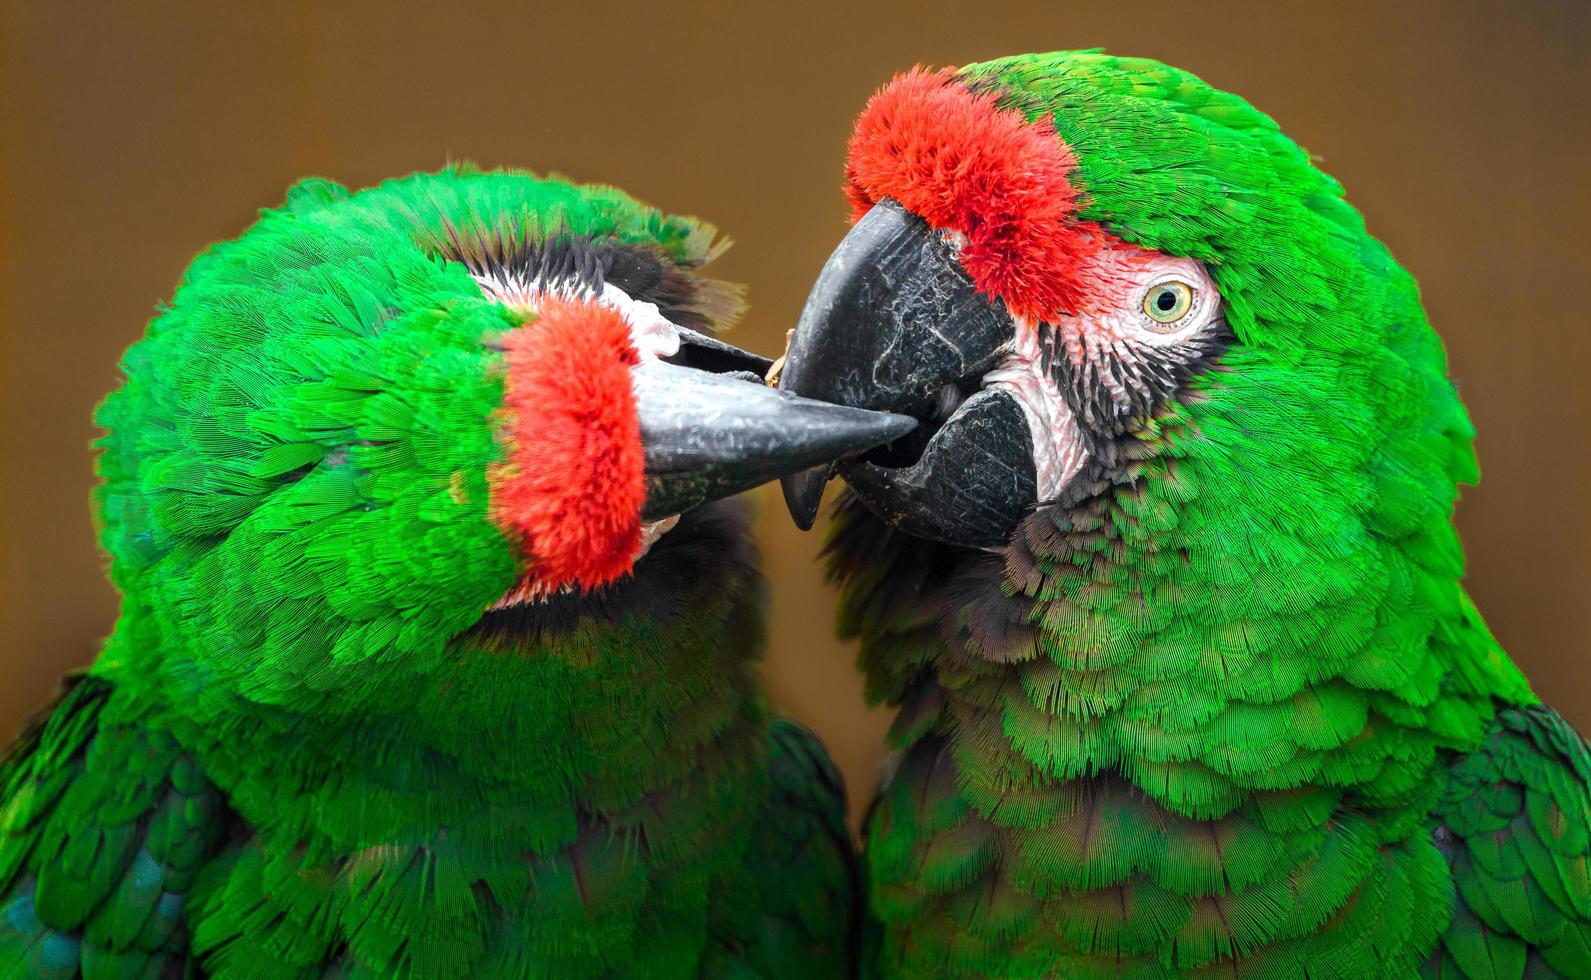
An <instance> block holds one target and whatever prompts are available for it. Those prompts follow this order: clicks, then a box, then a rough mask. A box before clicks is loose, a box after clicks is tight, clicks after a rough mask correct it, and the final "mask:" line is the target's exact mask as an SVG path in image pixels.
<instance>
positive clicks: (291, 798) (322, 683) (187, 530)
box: [0, 168, 913, 978]
mask: <svg viewBox="0 0 1591 980" xmlns="http://www.w3.org/2000/svg"><path fill="white" fill-rule="evenodd" d="M714 237H715V232H714V231H713V229H712V228H711V227H710V226H708V225H705V224H702V223H700V222H698V221H696V220H694V219H689V218H679V217H672V216H669V215H666V214H663V213H661V212H659V211H657V210H654V209H652V208H650V207H647V206H644V205H642V204H640V203H638V202H636V201H634V200H632V199H631V198H629V197H628V196H626V195H624V194H623V193H621V192H619V191H617V190H614V189H612V188H607V187H600V186H578V185H573V184H570V183H566V182H564V181H562V180H555V179H539V178H536V177H534V176H531V175H529V174H525V173H514V172H480V171H477V170H473V169H468V168H458V169H450V170H446V171H444V172H441V173H437V174H418V175H414V176H411V177H407V178H403V179H398V180H393V181H390V182H388V183H385V184H383V185H381V186H379V187H376V188H373V189H368V190H364V191H360V192H358V193H352V194H350V193H349V192H347V191H346V190H344V189H343V188H342V187H339V186H337V185H336V184H333V183H330V182H327V181H323V180H308V181H304V182H302V183H300V184H298V185H297V186H295V187H294V188H293V189H292V190H291V191H289V193H288V197H287V201H286V204H285V205H284V206H283V207H281V208H280V209H277V210H271V211H266V212H264V213H263V214H262V215H261V217H260V219H259V221H258V222H257V223H256V224H255V225H253V226H252V227H251V228H250V229H249V230H248V231H247V232H245V233H244V234H243V235H242V236H241V237H239V238H238V239H236V240H235V241H231V242H227V243H225V244H220V245H216V246H214V247H212V248H210V249H208V250H207V251H205V252H204V253H202V254H201V255H200V256H199V257H198V258H196V259H195V260H194V262H193V264H192V265H191V266H190V268H189V269H188V271H187V274H186V276H185V279H184V281H183V283H182V285H181V286H180V288H179V289H178V291H177V293H176V296H175V298H174V299H173V301H172V303H171V305H170V306H169V308H166V309H164V310H163V311H162V312H161V313H160V314H159V315H158V316H157V317H156V318H155V319H154V320H153V322H152V323H151V324H150V326H149V330H148V333H147V335H146V337H145V338H144V339H143V340H141V341H140V342H138V343H137V344H135V345H134V346H133V347H132V348H131V349H130V350H129V351H128V352H127V354H126V357H125V360H124V363H123V368H124V370H125V373H126V380H125V383H124V384H123V385H122V387H121V388H120V389H119V390H118V391H116V392H115V393H113V394H112V395H111V396H110V397H109V398H108V399H107V400H106V401H105V403H104V404H103V406H102V407H101V408H100V410H99V414H98V421H99V422H100V423H101V424H102V425H103V426H104V427H105V429H106V430H107V432H108V434H107V435H105V436H104V438H103V439H102V440H101V441H100V443H99V447H100V450H101V452H100V456H99V473H100V475H101V477H102V478H103V483H102V486H100V488H99V490H98V491H97V494H96V502H97V505H98V511H99V518H100V523H101V526H102V533H101V540H102V543H103V545H104V547H105V549H106V551H107V552H108V553H109V555H110V560H111V576H112V578H113V580H114V581H115V583H116V585H117V586H118V588H119V589H120V590H121V592H122V594H123V605H122V611H121V616H120V618H119V619H118V621H117V623H116V627H115V630H114V632H113V634H112V635H111V637H110V638H109V640H108V641H107V642H106V644H105V646H104V650H103V652H102V653H101V655H100V656H99V658H98V659H97V661H96V662H95V663H94V665H93V666H92V667H91V668H89V669H88V670H87V671H86V672H84V673H82V674H80V675H77V676H75V677H72V678H70V679H69V680H68V681H67V683H66V684H65V686H64V689H63V692H62V694H61V696H60V699H59V701H58V702H57V703H56V704H55V705H54V706H53V707H52V708H51V709H50V710H49V711H48V712H47V713H46V714H44V715H42V716H41V717H40V718H39V719H38V720H37V721H36V722H35V723H34V724H33V725H32V726H31V727H30V728H29V729H28V730H27V731H26V732H25V733H24V734H23V736H22V737H21V739H20V740H19V741H18V742H17V743H16V744H14V745H12V746H11V748H10V749H9V751H8V752H7V753H6V755H5V756H4V757H3V762H0V794H3V796H0V976H3V977H23V976H27V977H70V976H78V975H82V976H87V977H110V976H115V977H124V976H183V975H201V974H202V975H210V974H213V975H216V976H229V977H295V976H302V977H322V976H345V975H346V976H354V975H359V976H395V977H415V978H432V977H464V976H469V977H594V976H637V977H696V976H735V977H753V976H761V977H798V976H799V977H824V978H827V977H833V976H840V975H844V974H845V972H846V970H847V964H848V963H849V962H850V961H851V960H852V959H853V958H854V955H855V954H854V952H853V951H852V944H853V929H852V920H853V912H855V911H856V910H857V908H859V906H858V905H857V903H858V902H859V901H860V891H859V889H858V880H857V878H856V877H855V872H854V871H853V868H852V864H851V857H850V853H849V851H850V843H849V837H848V835H847V832H846V829H845V827H844V823H843V809H842V800H841V795H842V794H841V788H840V784H839V781H838V779H837V778H836V776H835V774H834V770H833V769H832V767H831V766H830V764H829V762H828V760H827V758H826V757H825V755H824V753H823V750H822V749H821V748H820V747H819V746H818V745H817V744H816V743H815V741H814V740H813V738H812V737H811V736H810V735H809V734H808V733H807V732H805V731H804V730H803V729H801V728H799V727H797V726H795V725H793V724H790V723H788V722H780V721H771V720H770V716H769V711H768V707H767V705H766V701H765V698H764V695H763V692H762V690H761V687H760V684H759V682H758V679H757V675H756V672H755V665H754V660H755V658H756V656H757V654H758V652H759V648H760V646H761V644H762V642H763V625H762V612H761V604H762V594H763V591H764V584H763V581H762V579H761V577H760V575H759V573H758V571H757V568H756V556H755V552H754V548H753V547H752V544H751V542H750V538H749V535H748V530H747V525H746V519H745V515H744V514H743V513H742V512H741V510H740V508H738V507H737V506H735V505H734V504H733V503H732V502H729V501H721V500H719V498H723V497H726V496H727V495H729V494H731V493H734V492H736V491H739V490H741V489H744V488H746V487H748V486H751V485H754V484H757V483H760V482H764V481H766V480H768V479H771V478H773V477H775V476H778V475H780V474H781V473H785V472H789V471H791V470H792V469H793V468H799V467H805V466H810V465H812V464H814V463H816V462H819V461H821V460H825V459H831V458H836V457H838V456H840V455H842V454H843V453H846V452H851V451H855V450H858V449H860V448H861V447H863V446H864V445H866V446H872V445H877V444H879V443H880V442H883V441H886V440H888V439H891V438H894V437H896V436H898V435H899V434H900V432H901V431H902V429H903V428H909V427H910V426H911V425H912V424H913V423H912V422H911V421H910V420H909V419H904V418H900V417H891V416H883V415H876V414H875V413H869V412H860V411H857V410H855V409H847V408H841V407H837V406H830V405H824V404H819V403H813V402H809V401H806V400H804V399H800V398H798V397H796V396H793V395H788V394H785V393H780V392H776V391H774V390H773V389H771V388H768V387H766V386H765V385H763V384H762V383H761V379H760V375H761V374H762V371H763V369H764V368H766V367H767V364H768V362H767V361H765V360H763V359H761V358H756V357H753V356H751V355H747V354H745V353H743V352H740V351H738V350H737V349H736V348H733V347H731V346H729V345H726V344H723V343H722V342H719V341H716V340H713V339H712V338H711V336H710V335H709V333H708V331H710V329H711V328H712V327H714V326H719V325H722V324H724V323H726V322H728V321H729V320H730V319H732V318H733V316H734V315H736V314H737V313H738V310H739V306H740V302H739V293H738V289H737V288H736V287H732V286H729V285H728V284H725V283H721V282H716V281H714V280H711V279H708V278H705V277H703V276H701V275H699V274H698V272H697V269H698V267H699V266H701V265H702V264H704V263H705V262H707V261H708V260H709V259H711V258H712V257H714V256H715V255H716V254H717V253H718V252H719V251H720V250H721V244H718V243H715V241H714ZM748 371H749V374H748V373H747V372H748ZM741 375H744V377H743V376H741ZM748 382H751V383H748ZM715 501H716V502H715Z"/></svg>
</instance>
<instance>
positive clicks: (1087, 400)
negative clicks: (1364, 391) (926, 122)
mask: <svg viewBox="0 0 1591 980" xmlns="http://www.w3.org/2000/svg"><path fill="white" fill-rule="evenodd" d="M1092 234H1095V235H1097V249H1095V250H1094V251H1093V254H1092V256H1091V268H1092V275H1091V291H1090V294H1089V302H1088V303H1087V305H1086V306H1084V307H1083V308H1081V309H1079V310H1078V311H1077V312H1075V313H1069V314H1058V315H1054V316H1051V317H1050V318H1048V320H1046V321H1044V322H1038V323H1034V322H1031V321H1028V320H1024V319H1022V318H1020V317H1017V316H1014V315H1013V314H1012V313H1011V312H1010V311H1009V310H1008V309H1007V308H1006V306H1005V303H1004V302H1003V301H1002V300H1000V299H998V298H996V299H993V300H991V299H990V298H988V297H987V296H986V295H985V294H983V293H982V292H980V290H979V289H978V287H977V284H976V283H975V281H974V280H973V278H972V277H971V275H969V274H968V272H967V271H966V269H965V268H964V267H963V266H962V264H961V261H960V256H959V252H960V249H961V245H962V243H961V241H960V239H959V238H958V236H956V235H955V234H953V233H947V232H944V231H936V230H935V229H933V228H932V227H930V226H929V224H928V223H927V222H926V221H925V220H924V219H922V218H921V217H919V216H917V215H914V214H912V213H910V212H908V211H907V210H906V209H905V208H904V207H902V206H901V205H900V204H899V203H898V202H896V201H894V200H893V199H890V198H884V199H883V200H881V201H879V202H878V203H877V204H875V205H873V206H872V207H871V208H870V209H869V210H868V211H867V212H866V213H865V214H864V215H863V217H862V218H861V219H860V220H859V221H858V222H857V223H856V225H855V227H854V228H853V229H852V230H851V232H850V234H849V235H848V236H847V237H846V239H845V241H844V242H842V243H841V245H840V247H839V249H837V250H836V252H835V253H834V255H833V256H832V257H831V258H830V260H829V262H828V264H827V265H826V266H825V267H824V270H823V272H822V274H821V275H820V277H819V279H818V282H817V283H816V285H814V287H813V290H812V295H811V297H810V298H809V300H808V305H807V308H806V311H805V312H804V314H803V318H802V324H801V326H800V327H799V328H798V329H797V331H796V335H795V338H794V339H793V343H792V347H791V355H790V357H789V358H788V359H787V361H786V366H785V369H784V372H783V374H782V384H784V385H786V386H788V387H789V388H790V390H793V391H799V392H804V393H806V394H809V395H811V396H813V397H818V398H824V399H830V400H833V401H837V402H840V403H842V404H848V405H857V406H863V407H867V408H872V409H879V410H890V411H897V412H906V413H909V414H911V415H912V416H914V417H915V418H917V419H919V420H920V421H921V423H922V425H921V426H920V427H919V429H918V430H917V431H916V432H914V433H912V434H911V435H910V436H908V437H907V438H906V439H905V440H902V441H901V442H899V443H896V444H893V445H891V446H889V447H886V448H884V449H882V450H876V451H875V452H874V453H872V454H869V455H868V456H866V457H863V458H861V459H858V460H855V461H850V462H847V463H844V464H841V466H840V472H841V473H843V474H844V476H845V479H846V481H847V482H848V483H849V484H850V485H851V487H852V489H853V490H854V491H855V492H856V494H857V496H858V497H860V498H861V499H862V500H863V501H864V502H865V503H866V504H867V505H868V506H869V507H870V508H872V509H873V510H874V511H875V512H877V513H878V514H880V515H881V516H883V517H885V518H886V519H887V520H889V521H890V522H891V523H893V524H895V525H897V526H898V527H900V528H901V529H903V530H905V531H908V532H910V533H912V534H916V535H918V536H920V537H926V538H931V539H935V540H941V541H947V542H951V543H956V544H967V545H975V546H988V547H997V546H999V545H1002V544H1004V543H1005V542H1006V540H1007V539H1008V538H1009V537H1010V534H1011V532H1012V531H1013V530H1014V529H1015V527H1016V525H1017V523H1018V522H1019V521H1020V520H1021V519H1022V517H1023V515H1025V514H1026V513H1027V512H1028V511H1029V510H1031V509H1032V508H1033V507H1034V506H1035V505H1037V504H1042V503H1046V502H1051V501H1059V500H1062V499H1063V498H1064V497H1065V496H1066V494H1067V491H1068V489H1069V488H1071V487H1073V486H1074V485H1075V483H1076V481H1077V480H1078V478H1079V476H1080V474H1082V473H1083V471H1084V470H1085V468H1086V467H1088V466H1089V464H1090V463H1093V464H1095V465H1097V466H1112V465H1114V464H1115V463H1116V462H1117V460H1118V459H1119V457H1120V456H1121V455H1122V454H1123V453H1126V452H1130V451H1131V442H1132V437H1133V434H1134V433H1135V432H1137V431H1138V429H1139V428H1140V426H1141V424H1142V421H1143V420H1144V419H1146V418H1148V417H1150V416H1151V415H1152V414H1153V412H1154V411H1155V410H1156V409H1157V408H1159V407H1160V406H1161V405H1163V404H1164V403H1165V402H1167V401H1168V400H1169V399H1171V398H1173V397H1175V396H1176V394H1177V393H1178V392H1179V390H1180V389H1181V388H1182V386H1183V385H1184V384H1185V383H1186V381H1187V379H1188V378H1189V377H1190V376H1191V375H1192V374H1193V373H1194V372H1195V371H1197V370H1199V369H1201V368H1203V367H1206V366H1208V365H1209V364H1210V363H1211V362H1212V360H1213V358H1214V357H1215V356H1216V355H1217V354H1218V353H1219V352H1220V351H1221V350H1222V349H1223V348H1224V347H1225V345H1226V343H1227V341H1228V339H1229V334H1228V332H1227V329H1226V324H1225V320H1224V318H1223V316H1222V303H1221V295H1220V291H1219V289H1218V288H1217V287H1216V285H1215V283H1214V281H1213V280H1212V279H1211V278H1210V276H1209V275H1208V273H1207V272H1206V271H1205V269H1204V266H1203V264H1202V263H1200V262H1197V261H1195V260H1192V259H1187V258H1178V257H1173V256H1167V255H1162V254H1160V253H1158V252H1154V251H1151V250H1148V249H1143V248H1139V247H1136V246H1133V245H1130V244H1128V243H1126V242H1123V241H1121V240H1119V239H1115V238H1113V237H1111V236H1109V235H1106V234H1104V233H1103V232H1094V233H1092ZM827 475H828V474H827V471H820V472H818V473H815V474H811V475H802V476H799V477H793V478H789V479H788V480H787V484H786V485H787V487H788V488H790V489H789V492H790V493H791V494H792V495H794V496H795V497H797V498H801V499H799V504H800V506H799V507H798V506H797V501H795V500H793V501H792V507H793V509H796V510H797V520H798V521H801V520H803V518H804V519H805V521H806V522H807V523H810V513H808V512H806V511H809V509H810V505H811V503H813V502H815V499H811V500H810V501H809V500H808V499H806V498H810V497H811V496H812V495H813V494H814V493H815V492H821V486H822V482H823V481H824V480H826V479H827ZM803 495H806V498H803Z"/></svg>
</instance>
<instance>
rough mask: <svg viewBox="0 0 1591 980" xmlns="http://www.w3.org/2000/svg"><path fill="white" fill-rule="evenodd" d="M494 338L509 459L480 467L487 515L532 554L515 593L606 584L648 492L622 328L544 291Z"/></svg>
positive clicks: (620, 321) (626, 567)
mask: <svg viewBox="0 0 1591 980" xmlns="http://www.w3.org/2000/svg"><path fill="white" fill-rule="evenodd" d="M503 345H504V362H505V367H506V376H505V378H504V382H503V415H504V420H505V423H506V425H505V427H504V434H503V439H504V442H505V444H506V446H507V450H508V458H507V460H506V461H505V462H503V463H501V464H499V465H497V466H496V467H494V469H493V470H492V472H491V473H490V474H489V479H490V482H491V491H492V501H491V515H492V519H493V521H494V522H496V524H497V525H498V526H499V527H501V528H502V529H503V530H504V531H505V532H506V533H507V534H508V535H509V536H510V537H512V538H513V539H514V540H515V541H517V542H518V543H519V544H520V546H521V547H522V548H524V550H525V552H526V553H527V554H528V555H529V556H530V558H531V566H530V572H529V573H528V575H527V580H526V581H525V582H521V583H520V585H519V586H518V587H517V588H518V589H521V590H534V589H536V588H538V587H539V588H542V589H556V588H559V587H562V586H568V585H576V584H578V585H579V587H581V588H582V589H592V588H596V587H597V586H600V585H605V584H607V583H609V582H612V581H613V580H615V579H617V578H620V577H621V576H623V575H625V574H627V573H628V572H629V571H630V568H631V566H632V565H633V563H634V560H635V554H636V551H637V550H638V548H639V547H640V543H641V505H642V503H643V502H644V500H645V498H646V483H645V477H644V474H643V462H644V459H643V456H642V450H641V422H640V418H639V417H638V416H637V414H636V408H635V393H634V390H633V388H632V387H631V381H630V368H631V366H633V365H634V364H635V363H636V362H637V360H638V356H637V354H636V352H635V348H634V347H633V346H632V345H631V343H630V328H629V325H628V324H627V323H626V322H625V320H624V318H623V317H622V316H620V315H619V313H618V312H617V311H615V310H612V309H610V308H608V307H605V306H602V305H600V304H597V303H595V302H591V301H583V302H577V301H571V300H559V299H553V298H548V299H546V300H545V301H544V302H543V303H542V305H541V309H540V313H539V315H538V316H537V317H536V319H535V320H534V321H533V322H530V323H527V324H526V325H525V326H522V327H519V328H517V329H515V330H513V331H510V332H509V333H508V335H507V336H506V337H504V338H503Z"/></svg>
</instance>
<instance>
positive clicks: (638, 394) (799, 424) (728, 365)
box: [633, 331, 917, 521]
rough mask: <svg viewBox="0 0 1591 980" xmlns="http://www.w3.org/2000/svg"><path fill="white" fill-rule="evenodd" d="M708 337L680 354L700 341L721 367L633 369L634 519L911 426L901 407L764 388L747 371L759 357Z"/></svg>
mask: <svg viewBox="0 0 1591 980" xmlns="http://www.w3.org/2000/svg"><path fill="white" fill-rule="evenodd" d="M682 333H685V331H682ZM696 336H697V337H702V335H700V334H697V335H696ZM703 339H709V338H703ZM711 345H712V346H704V345H698V344H695V343H692V342H691V340H690V338H686V343H685V344H683V345H682V353H683V352H684V349H685V348H687V347H696V348H698V352H699V351H700V350H701V349H705V350H707V351H708V355H707V356H710V357H712V358H714V359H716V363H718V364H719V366H720V367H722V368H723V369H724V373H713V372H711V371H708V370H702V369H700V368H696V367H686V366H684V365H682V364H679V363H668V362H664V361H651V362H647V363H643V364H641V365H639V366H637V367H636V368H635V369H634V374H633V378H634V384H635V399H636V408H637V410H638V412H639V414H640V417H641V446H642V449H643V451H644V453H645V459H646V463H645V466H646V504H645V506H644V507H643V508H642V510H641V518H642V520H646V521H656V520H661V519H662V518H665V517H669V516H671V515H674V514H681V513H684V512H685V511H687V510H690V509H691V508H693V507H697V506H700V505H701V504H704V503H706V502H708V501H710V500H717V499H719V498H720V497H728V496H730V495H731V494H736V493H739V492H741V491H742V490H749V489H751V488H752V487H755V486H757V485H758V484H762V483H766V482H768V481H769V480H773V479H776V478H778V477H781V476H784V475H786V474H788V473H795V472H798V471H800V470H803V469H806V468H808V467H810V466H814V465H816V464H820V463H822V464H825V465H827V464H829V463H832V462H833V461H834V460H838V459H842V458H844V457H847V456H852V455H856V454H858V453H862V452H865V451H866V450H868V449H871V448H873V447H874V446H880V445H883V444H884V443H887V442H889V441H891V440H892V439H897V438H899V437H900V436H902V435H904V434H906V433H907V432H910V431H911V430H912V429H913V428H915V427H916V425H917V423H916V421H915V420H913V419H912V418H910V417H908V416H905V415H891V414H888V413H886V412H870V411H865V410H863V409H859V408H848V407H845V406H842V405H830V404H827V403H825V402H820V401H813V400H812V399H810V398H801V397H799V396H797V395H794V394H791V393H789V392H784V391H778V390H776V389H773V388H769V387H767V386H765V385H764V384H762V379H761V375H760V373H758V372H757V370H756V369H757V367H758V366H759V364H760V366H761V368H762V369H763V370H766V369H767V366H768V365H769V363H770V362H768V361H767V360H766V359H764V358H760V357H756V355H752V354H747V353H746V352H744V351H741V350H739V349H738V348H735V347H732V346H730V345H728V344H724V343H722V342H720V341H711ZM671 360H678V355H676V357H675V358H672V359H671Z"/></svg>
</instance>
